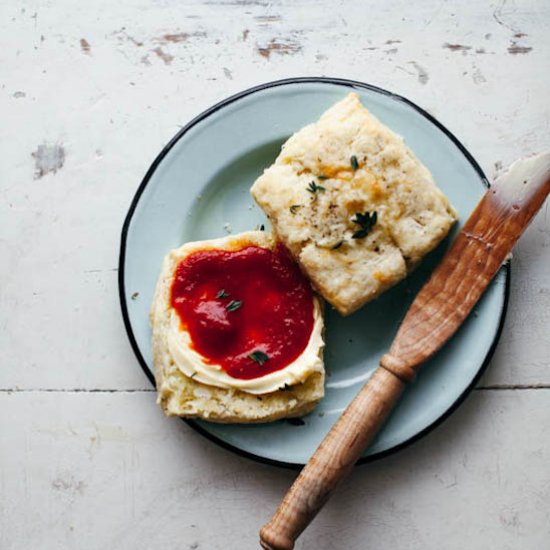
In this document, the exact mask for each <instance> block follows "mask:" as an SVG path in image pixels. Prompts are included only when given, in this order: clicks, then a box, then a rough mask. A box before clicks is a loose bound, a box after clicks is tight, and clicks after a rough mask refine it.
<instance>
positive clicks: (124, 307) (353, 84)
mask: <svg viewBox="0 0 550 550" xmlns="http://www.w3.org/2000/svg"><path fill="white" fill-rule="evenodd" d="M303 83H323V84H331V85H334V84H336V85H339V86H347V87H349V88H359V89H366V90H369V91H372V92H375V93H379V94H382V95H386V96H389V97H391V98H392V99H394V100H396V101H399V102H402V103H404V104H406V105H408V106H409V107H411V108H412V109H414V110H415V111H417V112H418V113H419V114H420V115H422V116H423V117H424V118H426V119H427V120H428V121H429V122H431V123H432V124H433V125H434V126H435V127H436V128H438V129H439V130H440V131H441V132H443V133H444V134H445V135H446V137H447V138H449V139H450V140H451V141H452V142H453V143H454V144H455V145H456V147H457V148H458V149H459V151H460V152H461V153H462V154H463V155H464V156H465V157H466V159H467V160H468V162H469V163H470V165H471V166H472V168H474V170H475V171H476V172H477V174H478V176H479V177H480V179H481V181H482V183H483V184H484V185H485V186H486V187H489V186H490V185H489V181H488V180H487V178H486V176H485V174H484V172H483V170H482V169H481V167H480V166H479V164H478V163H477V161H476V160H475V159H474V157H473V156H472V155H471V154H470V152H469V151H468V150H467V149H466V147H464V145H462V143H461V142H460V141H459V140H458V139H457V138H456V137H455V135H454V134H453V133H452V132H450V131H449V130H448V129H447V128H446V127H445V126H443V124H441V123H440V122H439V121H438V120H436V119H435V118H434V117H433V116H432V115H430V114H429V113H428V112H426V111H425V110H424V109H422V108H421V107H419V106H418V105H416V104H415V103H413V102H412V101H410V100H409V99H407V98H405V97H403V96H401V95H398V94H394V93H393V92H390V91H388V90H385V89H383V88H380V87H378V86H373V85H372V84H367V83H364V82H359V81H356V80H348V79H344V78H334V77H326V76H318V77H316V76H311V77H294V78H285V79H282V80H275V81H272V82H266V83H264V84H259V85H257V86H254V87H252V88H248V89H246V90H244V91H242V92H239V93H237V94H234V95H232V96H230V97H228V98H226V99H224V100H222V101H220V102H219V103H216V104H215V105H213V106H212V107H210V108H209V109H206V110H205V111H203V112H202V113H201V114H199V115H198V116H196V117H195V118H194V119H192V120H191V121H190V122H189V123H187V124H186V125H185V126H184V127H183V128H181V130H179V132H177V134H176V135H175V136H174V137H173V138H172V139H171V140H170V141H169V142H168V143H167V144H166V145H165V146H164V148H163V149H162V150H161V152H160V153H159V154H158V155H157V157H156V158H155V160H154V161H153V163H152V164H151V166H150V167H149V169H148V170H147V172H146V174H145V176H144V178H143V180H142V181H141V183H140V185H139V187H138V189H137V191H136V193H135V195H134V198H133V199H132V202H131V203H130V208H129V209H128V213H127V214H126V217H125V219H124V223H123V225H122V232H121V237H120V252H119V262H118V291H119V299H120V308H121V311H122V318H123V321H124V328H125V329H126V333H127V335H128V339H129V341H130V345H131V347H132V350H133V352H134V354H135V356H136V358H137V360H138V363H139V364H140V366H141V368H142V370H143V372H144V373H145V376H147V378H148V380H149V381H150V382H151V384H153V386H155V377H154V375H153V373H152V371H151V370H150V369H149V367H148V366H147V362H146V361H145V359H144V358H143V355H142V354H141V351H140V349H139V346H138V343H137V340H136V338H135V336H134V332H133V330H132V325H131V322H130V317H129V314H128V304H127V302H126V289H125V284H124V265H125V260H126V243H127V239H128V231H129V228H130V224H131V222H132V218H133V215H134V212H135V210H136V208H137V205H138V203H139V199H140V198H141V195H142V194H143V192H144V191H145V188H146V187H147V184H148V183H149V180H150V179H151V177H152V176H153V173H154V172H155V170H156V169H157V167H158V165H159V164H160V163H161V161H162V160H163V159H164V157H165V156H166V155H167V154H168V152H169V151H170V150H171V149H172V147H174V145H175V144H176V143H177V142H178V141H179V140H180V139H181V138H182V137H183V136H184V135H185V134H186V133H187V132H188V131H189V130H190V129H191V128H192V127H193V126H195V125H196V124H198V123H199V122H201V121H202V120H204V119H205V118H207V117H209V116H210V115H212V114H213V113H215V112H216V111H218V110H220V109H222V108H223V107H225V106H227V105H229V104H230V103H233V102H234V101H237V100H239V99H242V98H243V97H246V96H248V95H251V94H254V93H256V92H259V91H262V90H266V89H268V88H274V87H277V86H286V85H288V84H303ZM502 269H504V270H505V272H506V280H505V285H504V286H505V288H504V302H503V304H502V308H501V311H500V318H499V324H498V327H497V330H496V333H495V337H494V339H493V342H492V343H491V347H490V348H489V351H488V352H487V355H486V356H485V359H484V360H483V362H482V364H481V366H480V368H479V370H478V372H477V373H476V375H475V376H474V378H473V380H472V382H471V383H470V384H469V385H468V387H467V388H466V389H465V390H464V391H463V392H462V393H461V394H460V395H459V396H458V398H457V399H456V400H455V401H454V402H453V403H452V404H451V406H450V407H449V408H448V409H447V410H446V411H445V412H444V413H443V414H442V415H441V416H439V417H438V418H437V419H436V420H434V421H433V422H432V423H431V424H429V425H428V426H426V427H425V428H424V429H423V430H421V431H420V432H418V433H416V434H415V435H413V436H411V437H410V438H409V439H406V440H405V441H403V442H401V443H399V444H398V445H395V446H394V447H391V448H389V449H386V450H385V451H380V452H378V453H374V454H372V455H369V456H366V457H362V458H360V459H359V460H358V461H357V463H356V465H359V464H367V463H369V462H373V461H375V460H379V459H381V458H384V457H386V456H389V455H392V454H394V453H397V452H398V451H400V450H402V449H404V448H406V447H408V446H409V445H412V444H413V443H414V442H416V441H418V440H420V439H422V438H423V437H424V436H426V435H427V434H428V433H430V432H431V431H433V430H434V429H435V428H436V427H437V426H439V425H440V424H442V423H443V422H444V421H445V420H447V418H449V416H451V415H452V414H453V413H454V412H455V411H456V410H457V409H458V407H459V406H460V405H461V404H462V403H463V402H464V400H465V399H466V397H467V396H468V395H469V394H470V392H471V391H472V390H473V389H474V387H475V386H476V385H477V383H478V381H479V379H480V378H481V376H482V375H483V374H484V372H485V371H486V370H487V367H488V366H489V363H490V362H491V358H492V356H493V354H494V352H495V349H496V346H497V344H498V341H499V339H500V336H501V334H502V329H503V327H504V319H505V317H506V311H507V309H508V299H509V295H510V281H511V268H510V262H507V263H506V264H505V265H504V266H503V267H502ZM183 420H184V422H186V423H187V424H188V425H189V426H190V427H191V428H193V429H194V430H195V431H197V432H198V433H200V434H201V435H202V436H204V437H206V438H207V439H209V440H210V441H213V442H214V443H216V444H217V445H219V446H220V447H222V448H224V449H226V450H228V451H231V452H233V453H235V454H237V455H239V456H242V457H244V458H248V459H250V460H254V461H255V462H260V463H263V464H269V465H270V466H277V467H280V468H288V469H292V470H299V469H301V468H303V466H304V465H303V464H301V463H295V462H285V461H280V460H274V459H271V458H266V457H263V456H259V455H256V454H254V453H250V452H248V451H245V450H243V449H240V448H239V447H235V446H234V445H231V444H230V443H227V442H226V441H223V440H222V439H220V438H219V437H217V436H215V435H213V434H211V433H210V432H208V431H207V430H205V429H204V428H203V427H202V426H201V425H200V424H198V423H197V422H196V421H195V420H192V419H183ZM296 429H299V427H296Z"/></svg>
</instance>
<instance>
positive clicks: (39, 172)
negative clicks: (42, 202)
mask: <svg viewBox="0 0 550 550" xmlns="http://www.w3.org/2000/svg"><path fill="white" fill-rule="evenodd" d="M32 157H33V158H34V179H35V180H37V179H40V178H42V177H44V176H45V175H46V174H55V173H57V171H58V170H61V168H63V165H64V164H65V149H63V147H62V146H61V145H48V144H46V143H44V144H42V145H39V146H38V147H37V149H36V151H34V152H33V153H32Z"/></svg>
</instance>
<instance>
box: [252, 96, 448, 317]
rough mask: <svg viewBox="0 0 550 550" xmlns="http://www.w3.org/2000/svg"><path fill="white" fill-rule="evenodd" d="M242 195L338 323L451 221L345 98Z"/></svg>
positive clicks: (426, 183) (398, 274)
mask: <svg viewBox="0 0 550 550" xmlns="http://www.w3.org/2000/svg"><path fill="white" fill-rule="evenodd" d="M251 192H252V195H253V197H254V199H255V200H256V202H257V203H258V204H259V205H260V206H261V208H262V209H263V210H264V211H265V212H266V214H267V216H268V217H269V219H270V221H271V223H272V225H273V228H274V230H275V232H276V234H277V237H278V238H279V239H280V240H281V241H282V242H283V243H284V244H285V245H286V246H287V247H288V249H289V250H290V251H291V253H292V254H293V256H294V257H295V259H296V260H297V261H298V262H299V264H300V265H301V267H302V269H303V271H304V272H305V273H306V274H307V275H308V277H309V278H310V279H311V281H312V282H313V284H314V286H315V287H316V288H317V289H318V291H319V292H320V293H321V294H322V295H323V297H324V298H325V299H326V300H327V301H328V302H329V303H331V304H332V305H333V306H334V307H335V308H336V309H338V311H340V313H342V314H343V315H347V314H349V313H352V312H353V311H355V310H357V309H358V308H359V307H361V306H362V305H363V304H365V303H366V302H368V301H370V300H372V299H374V298H376V297H377V296H378V295H379V294H381V293H382V292H383V291H384V290H386V289H388V288H389V287H391V286H393V285H395V284H396V283H397V282H399V281H400V280H402V279H403V278H404V277H406V275H407V273H408V272H409V271H410V270H411V269H412V268H413V267H414V265H415V264H416V263H418V262H419V261H420V260H421V259H422V257H423V256H425V255H426V254H427V253H428V252H430V251H431V250H432V249H433V248H435V247H436V246H437V244H438V243H439V242H441V240H442V239H444V238H445V236H446V235H447V233H448V232H449V230H450V228H451V227H452V225H453V224H454V223H455V221H456V219H457V218H456V213H455V211H454V210H453V208H452V207H451V205H450V204H449V201H448V200H447V198H446V197H445V196H444V195H443V193H442V192H441V191H440V190H439V189H438V187H437V186H436V185H435V183H434V180H433V178H432V175H431V174H430V172H429V170H428V169H427V168H426V167H425V166H424V165H423V164H422V163H421V162H420V161H419V160H418V159H417V158H416V157H415V155H414V154H413V153H412V152H411V150H410V149H409V148H408V147H407V146H406V145H405V144H404V142H403V139H402V138H401V137H400V136H398V135H397V134H395V133H394V132H392V131H391V130H389V129H388V128H387V127H386V126H384V125H383V124H382V123H381V122H380V121H379V120H378V119H377V118H375V117H374V116H373V115H371V114H370V113H369V111H368V110H367V109H365V107H363V105H361V103H360V101H359V98H358V96H357V94H355V93H351V94H349V95H348V96H347V97H346V98H345V99H343V100H342V101H340V102H339V103H337V104H335V105H334V106H333V107H331V108H330V109H329V110H328V111H326V112H325V113H324V114H323V115H322V116H321V118H320V119H319V120H318V121H317V122H316V123H314V124H310V125H308V126H306V127H305V128H303V129H301V130H300V131H299V132H297V133H296V134H294V135H293V136H292V137H290V138H289V139H288V141H287V142H286V143H285V144H284V145H283V147H282V150H281V153H280V154H279V156H278V157H277V159H276V161H275V163H274V164H273V165H272V166H270V167H269V168H267V169H266V170H265V171H264V173H263V174H262V175H261V176H260V177H259V178H258V179H257V180H256V182H255V183H254V185H253V186H252V189H251Z"/></svg>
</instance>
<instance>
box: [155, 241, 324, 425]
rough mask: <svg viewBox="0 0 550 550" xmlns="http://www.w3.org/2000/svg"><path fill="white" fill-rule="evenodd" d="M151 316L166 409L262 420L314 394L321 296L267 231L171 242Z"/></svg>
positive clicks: (293, 412)
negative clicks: (177, 243) (178, 244)
mask: <svg viewBox="0 0 550 550" xmlns="http://www.w3.org/2000/svg"><path fill="white" fill-rule="evenodd" d="M151 325H152V328H153V362H154V367H155V377H156V381H157V389H158V395H159V404H160V405H161V407H162V408H163V410H164V411H165V413H166V414H169V415H178V416H186V417H200V418H204V419H207V420H211V421H216V422H267V421H271V420H277V419H279V418H286V417H293V416H301V415H303V414H306V413H307V412H309V411H310V410H311V409H313V407H314V406H315V405H316V404H317V402H318V401H319V400H320V399H321V398H322V397H323V393H324V389H323V381H324V369H323V361H322V350H323V346H324V342H323V335H322V332H323V317H322V310H321V302H320V299H319V298H318V297H317V296H316V295H315V294H314V292H313V290H312V288H311V284H310V283H309V281H308V280H307V279H306V277H305V276H304V275H303V274H302V272H301V271H300V269H299V267H298V266H297V264H296V263H295V262H294V260H293V259H292V257H291V256H290V254H289V253H288V251H287V250H286V248H285V247H284V245H282V244H281V243H277V242H276V240H275V239H274V237H273V236H272V235H271V234H270V233H267V232H265V231H251V232H248V233H242V234H240V235H232V236H228V237H225V238H222V239H216V240H211V241H201V242H194V243H187V244H185V245H183V246H182V247H180V248H179V249H177V250H173V251H172V252H170V253H169V254H168V255H167V257H166V258H165V261H164V265H163V269H162V273H161V276H160V279H159V282H158V285H157V291H156V295H155V299H154V303H153V308H152V311H151Z"/></svg>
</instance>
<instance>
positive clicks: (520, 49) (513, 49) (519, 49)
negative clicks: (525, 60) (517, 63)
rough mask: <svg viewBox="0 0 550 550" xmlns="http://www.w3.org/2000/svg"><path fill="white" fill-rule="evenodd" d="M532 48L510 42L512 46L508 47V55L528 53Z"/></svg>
mask: <svg viewBox="0 0 550 550" xmlns="http://www.w3.org/2000/svg"><path fill="white" fill-rule="evenodd" d="M532 49H533V48H531V47H530V46H520V45H519V44H518V43H517V42H515V41H514V40H512V44H511V45H510V46H508V53H509V54H512V55H517V54H526V53H529V52H530V51H531V50H532Z"/></svg>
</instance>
